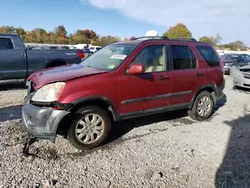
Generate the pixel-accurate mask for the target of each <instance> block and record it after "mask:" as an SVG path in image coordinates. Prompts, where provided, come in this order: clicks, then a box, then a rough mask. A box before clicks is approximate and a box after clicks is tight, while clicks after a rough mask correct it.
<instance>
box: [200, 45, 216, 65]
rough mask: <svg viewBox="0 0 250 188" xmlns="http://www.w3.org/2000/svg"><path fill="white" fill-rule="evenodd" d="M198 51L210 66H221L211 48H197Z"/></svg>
mask: <svg viewBox="0 0 250 188" xmlns="http://www.w3.org/2000/svg"><path fill="white" fill-rule="evenodd" d="M196 49H197V50H198V51H199V52H200V54H201V56H202V57H203V58H204V60H205V61H206V62H207V64H208V65H209V66H211V67H212V66H219V64H220V63H219V59H218V57H217V55H216V53H215V52H214V50H213V49H212V48H211V47H209V46H196Z"/></svg>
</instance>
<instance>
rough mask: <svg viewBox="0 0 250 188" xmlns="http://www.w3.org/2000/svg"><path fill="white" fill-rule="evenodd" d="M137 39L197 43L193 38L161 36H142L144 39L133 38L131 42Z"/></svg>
mask: <svg viewBox="0 0 250 188" xmlns="http://www.w3.org/2000/svg"><path fill="white" fill-rule="evenodd" d="M138 39H165V40H181V41H197V40H196V39H195V38H190V39H188V38H172V39H170V38H168V37H162V36H144V37H137V38H133V39H131V40H138Z"/></svg>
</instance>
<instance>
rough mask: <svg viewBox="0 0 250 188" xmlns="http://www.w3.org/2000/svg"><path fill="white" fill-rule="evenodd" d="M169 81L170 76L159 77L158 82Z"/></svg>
mask: <svg viewBox="0 0 250 188" xmlns="http://www.w3.org/2000/svg"><path fill="white" fill-rule="evenodd" d="M167 79H169V77H168V76H159V77H158V80H167Z"/></svg>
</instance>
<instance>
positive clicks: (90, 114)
mask: <svg viewBox="0 0 250 188" xmlns="http://www.w3.org/2000/svg"><path fill="white" fill-rule="evenodd" d="M110 128H111V119H110V117H109V114H108V112H107V111H105V110H104V109H102V108H99V107H97V106H88V107H84V108H81V109H79V110H78V111H77V112H76V118H75V121H74V122H73V123H72V125H71V126H70V128H69V130H68V134H67V139H68V140H69V142H70V143H71V144H72V145H73V146H74V147H75V148H77V149H80V150H85V149H92V148H95V147H98V146H100V145H101V144H103V143H104V141H105V139H106V138H107V137H108V135H109V131H110Z"/></svg>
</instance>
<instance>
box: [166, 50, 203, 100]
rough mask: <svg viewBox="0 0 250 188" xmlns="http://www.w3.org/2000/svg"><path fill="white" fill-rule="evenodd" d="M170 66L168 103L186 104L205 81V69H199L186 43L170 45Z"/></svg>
mask: <svg viewBox="0 0 250 188" xmlns="http://www.w3.org/2000/svg"><path fill="white" fill-rule="evenodd" d="M170 48H171V54H172V58H171V59H172V61H171V62H172V66H171V69H172V71H170V75H171V98H170V102H169V103H170V105H186V104H188V103H189V102H191V100H192V96H193V95H194V93H195V92H196V91H197V89H198V87H199V85H203V84H204V83H205V81H206V80H205V79H206V76H205V72H206V71H205V69H199V68H198V63H197V60H196V58H195V56H194V53H193V52H192V50H191V49H190V48H189V47H188V46H187V45H171V47H170Z"/></svg>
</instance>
